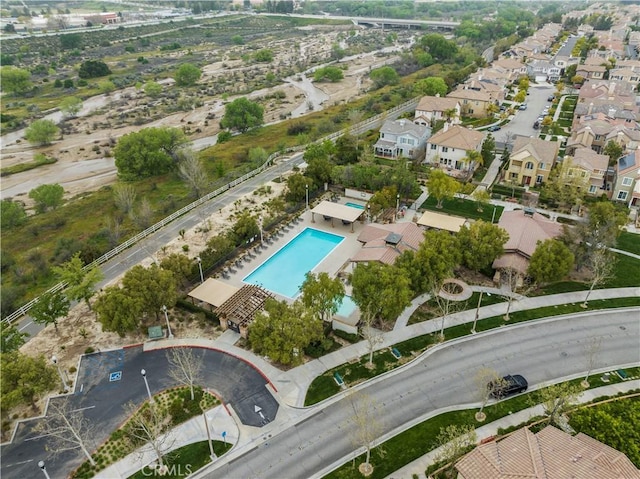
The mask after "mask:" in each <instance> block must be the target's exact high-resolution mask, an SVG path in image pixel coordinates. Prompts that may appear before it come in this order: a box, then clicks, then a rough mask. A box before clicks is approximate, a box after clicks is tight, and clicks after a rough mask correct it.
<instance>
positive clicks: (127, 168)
mask: <svg viewBox="0 0 640 479" xmlns="http://www.w3.org/2000/svg"><path fill="white" fill-rule="evenodd" d="M186 143H187V138H186V137H185V135H184V133H183V132H182V130H180V129H178V128H170V127H159V128H144V129H142V130H140V131H137V132H133V133H129V134H127V135H124V136H122V137H120V139H119V140H118V144H117V145H116V147H115V148H114V150H113V155H114V157H115V159H116V168H118V176H120V177H121V178H122V179H124V180H127V181H129V180H138V179H142V178H147V177H149V176H155V175H161V174H163V173H166V172H168V171H170V170H171V169H172V168H173V167H174V165H175V163H176V161H177V160H178V158H179V155H178V151H179V149H180V148H181V147H182V146H183V145H185V144H186Z"/></svg>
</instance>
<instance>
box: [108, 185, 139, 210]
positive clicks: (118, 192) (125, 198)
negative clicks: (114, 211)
mask: <svg viewBox="0 0 640 479" xmlns="http://www.w3.org/2000/svg"><path fill="white" fill-rule="evenodd" d="M113 201H114V203H115V204H116V206H117V207H118V209H119V210H120V211H122V213H124V214H127V213H129V212H130V211H131V210H132V209H133V204H134V203H135V201H136V189H135V187H134V186H133V185H130V184H127V183H118V184H117V185H115V186H114V187H113Z"/></svg>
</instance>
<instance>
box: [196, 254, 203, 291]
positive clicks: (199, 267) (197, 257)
mask: <svg viewBox="0 0 640 479" xmlns="http://www.w3.org/2000/svg"><path fill="white" fill-rule="evenodd" d="M196 261H197V262H198V269H199V270H200V284H202V283H204V275H203V274H202V258H200V256H196Z"/></svg>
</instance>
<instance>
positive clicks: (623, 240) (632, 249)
mask: <svg viewBox="0 0 640 479" xmlns="http://www.w3.org/2000/svg"><path fill="white" fill-rule="evenodd" d="M616 248H618V249H621V250H624V251H628V252H629V253H633V254H640V235H638V234H635V233H628V232H626V231H623V232H622V233H621V234H620V236H619V237H618V241H617V242H616Z"/></svg>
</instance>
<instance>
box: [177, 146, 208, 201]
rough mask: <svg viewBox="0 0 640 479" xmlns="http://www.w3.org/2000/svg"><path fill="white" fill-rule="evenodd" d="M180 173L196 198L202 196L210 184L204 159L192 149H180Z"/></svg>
mask: <svg viewBox="0 0 640 479" xmlns="http://www.w3.org/2000/svg"><path fill="white" fill-rule="evenodd" d="M179 156H180V160H179V163H178V174H179V175H180V178H182V180H183V181H184V182H185V183H186V185H187V186H188V187H189V189H190V190H191V193H192V194H193V196H195V197H196V198H201V197H202V195H204V193H205V191H206V189H207V187H208V186H209V177H208V176H207V172H206V170H205V169H204V165H203V164H202V161H200V159H199V158H198V156H197V155H196V154H195V153H194V152H193V151H192V150H190V149H186V148H183V149H182V150H180V155H179Z"/></svg>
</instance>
